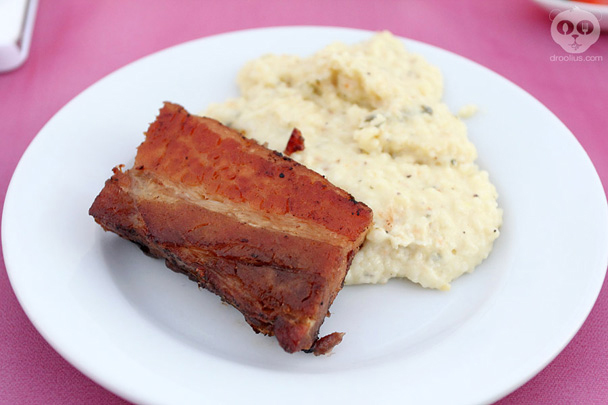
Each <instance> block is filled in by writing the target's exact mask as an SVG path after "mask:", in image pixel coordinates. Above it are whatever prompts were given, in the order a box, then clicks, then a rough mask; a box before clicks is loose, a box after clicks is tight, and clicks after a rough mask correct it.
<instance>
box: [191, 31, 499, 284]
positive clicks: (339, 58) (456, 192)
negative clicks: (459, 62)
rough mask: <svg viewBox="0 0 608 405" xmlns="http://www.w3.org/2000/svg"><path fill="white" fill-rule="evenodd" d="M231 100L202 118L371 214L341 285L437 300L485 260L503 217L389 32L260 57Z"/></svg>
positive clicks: (458, 136) (435, 98)
mask: <svg viewBox="0 0 608 405" xmlns="http://www.w3.org/2000/svg"><path fill="white" fill-rule="evenodd" d="M238 85H239V88H240V91H241V96H240V97H238V98H235V99H230V100H228V101H226V102H223V103H218V104H213V105H210V106H209V107H208V109H207V110H206V111H204V113H203V115H206V116H209V117H213V118H215V119H217V120H219V121H221V122H222V123H224V124H226V125H228V126H231V127H233V128H235V129H237V130H239V131H241V132H242V133H243V134H245V136H248V134H254V135H255V138H256V140H257V141H258V142H260V143H267V145H268V147H270V148H271V149H275V150H277V151H283V150H284V149H285V145H286V144H287V141H288V139H289V137H290V134H291V132H292V130H293V129H294V128H297V129H299V130H300V132H301V133H302V136H303V137H304V145H305V148H304V150H302V151H299V152H296V153H293V154H292V155H291V158H293V159H295V160H296V161H298V162H300V163H302V164H304V165H306V166H307V167H308V168H310V169H312V170H314V171H316V172H318V173H320V174H322V175H324V176H325V177H326V178H327V179H328V180H329V181H331V182H332V183H333V184H335V185H336V186H338V187H340V188H343V189H345V190H346V191H348V192H349V193H351V194H352V195H353V196H354V197H355V198H356V199H357V200H359V201H362V202H364V203H365V204H367V205H368V206H369V207H370V208H372V210H373V212H374V223H373V225H372V229H371V231H370V232H369V234H368V236H367V239H366V241H365V243H364V245H363V247H362V249H361V251H360V252H359V253H358V254H357V255H356V256H355V258H354V260H353V263H352V266H351V268H350V270H349V272H348V275H347V277H346V280H345V283H346V284H364V283H386V282H387V281H388V280H389V279H391V278H395V277H405V278H408V279H409V280H411V281H413V282H415V283H418V284H420V285H422V286H423V287H427V288H435V289H440V290H447V289H449V288H450V283H451V282H452V281H453V280H454V279H456V278H457V277H459V276H461V275H462V274H464V273H468V272H471V271H473V269H474V268H475V267H476V266H477V265H478V264H479V263H481V262H482V261H483V260H484V259H485V258H486V257H487V256H488V254H489V253H490V251H491V250H492V245H493V242H494V240H495V239H496V238H497V237H498V235H499V229H500V226H501V223H502V210H501V209H500V208H499V207H498V204H497V197H498V195H497V192H496V189H495V187H494V186H493V185H492V183H490V180H489V177H488V173H487V172H485V171H483V170H480V169H479V167H478V166H477V164H476V163H475V159H476V157H477V152H476V149H475V146H474V145H473V144H472V143H471V142H470V141H469V140H468V138H467V128H466V126H465V124H464V122H463V121H462V120H461V119H460V118H459V116H458V115H455V114H454V113H452V112H451V111H450V109H449V108H448V107H447V106H446V105H445V104H444V103H443V102H442V92H443V79H442V75H441V72H440V71H439V69H438V68H437V67H435V66H432V65H430V64H429V63H428V62H427V61H426V60H425V59H424V58H423V57H422V56H419V55H415V54H412V53H409V52H408V51H407V50H406V49H405V47H404V45H403V43H402V42H401V41H400V40H399V39H397V38H395V37H394V36H392V35H391V34H390V33H388V32H382V33H378V34H376V35H374V36H373V37H372V38H371V39H369V40H367V41H365V42H362V43H359V44H355V45H346V44H342V43H334V44H331V45H329V46H327V47H326V48H324V49H322V50H321V51H319V52H317V53H316V54H314V55H312V56H310V57H304V58H303V57H299V56H289V55H265V56H262V57H260V58H259V59H256V60H253V61H250V62H249V63H247V64H246V65H245V66H244V67H243V68H242V70H241V71H240V73H239V76H238Z"/></svg>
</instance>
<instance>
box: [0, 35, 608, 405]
mask: <svg viewBox="0 0 608 405" xmlns="http://www.w3.org/2000/svg"><path fill="white" fill-rule="evenodd" d="M370 35H371V33H369V32H365V31H359V30H351V29H338V28H312V27H298V28H270V29H260V30H252V31H243V32H236V33H230V34H224V35H219V36H215V37H210V38H204V39H201V40H197V41H193V42H189V43H186V44H183V45H180V46H177V47H173V48H170V49H167V50H165V51H163V52H160V53H157V54H154V55H152V56H149V57H147V58H144V59H142V60H140V61H138V62H135V63H133V64H130V65H128V66H126V67H125V68H123V69H120V70H119V71H117V72H115V73H113V74H111V75H109V76H108V77H106V78H105V79H103V80H101V81H100V82H98V83H97V84H95V85H93V86H91V87H90V88H89V89H87V90H86V91H84V92H83V93H82V94H81V95H79V96H78V97H76V98H75V99H74V100H72V101H71V102H70V103H68V104H67V105H66V106H65V107H64V108H63V109H62V110H61V111H59V112H58V113H57V114H56V115H55V117H53V119H51V120H50V121H49V123H48V124H47V125H46V126H45V127H44V128H43V129H42V131H40V133H39V134H38V136H37V137H36V138H35V140H34V141H33V142H32V144H31V146H30V147H29V148H28V150H27V151H26V153H25V155H24V156H23V158H22V160H21V162H20V163H19V165H18V167H17V169H16V171H15V174H14V177H13V179H12V181H11V184H10V187H9V190H8V194H7V197H6V203H5V208H4V216H3V226H2V231H3V248H4V255H5V262H6V266H7V269H8V273H9V276H10V280H11V283H12V285H13V287H14V290H15V293H16V294H17V297H18V298H19V300H20V303H21V305H22V306H23V308H24V309H25V311H26V313H27V314H28V316H29V317H30V319H31V320H32V322H33V323H34V325H35V326H36V327H37V328H38V330H39V331H40V333H41V334H42V335H43V336H44V337H45V339H47V340H48V341H49V343H50V344H51V345H52V346H53V347H54V348H55V349H56V350H57V351H58V352H59V353H60V354H61V355H62V356H64V357H65V358H66V359H67V360H68V361H69V362H71V363H72V364H73V365H74V366H76V367H77V368H78V369H80V370H81V371H82V372H84V373H85V374H86V375H88V376H89V377H91V378H92V379H93V380H95V381H97V382H98V383H100V384H101V385H103V386H104V387H106V388H107V389H109V390H111V391H113V392H115V393H117V394H118V395H121V396H123V397H125V398H127V399H129V400H131V401H134V402H137V403H142V402H143V403H186V402H206V403H216V402H218V401H221V402H222V403H231V402H236V401H238V400H243V399H250V400H251V399H253V400H264V401H265V402H269V403H273V402H281V401H282V400H283V399H286V398H288V399H289V401H290V402H291V403H310V402H312V401H314V402H316V403H322V402H329V401H334V400H335V399H336V398H339V400H340V402H342V403H361V402H366V403H369V402H371V401H373V402H374V403H385V402H403V401H407V402H409V403H416V404H424V403H450V404H459V403H467V404H470V403H477V402H487V401H492V400H495V399H498V398H499V397H501V396H504V395H506V394H507V393H509V392H510V391H512V390H514V389H515V388H517V387H518V386H519V385H521V384H523V383H524V382H525V381H526V380H528V379H529V378H530V377H532V376H533V375H534V374H535V373H536V372H538V371H539V370H540V369H542V368H543V367H544V366H545V365H546V364H547V363H548V362H550V361H551V360H552V359H553V358H554V356H556V355H557V354H558V353H559V351H560V350H562V348H563V347H564V346H565V345H566V344H567V342H568V341H569V340H570V339H571V338H572V336H573V335H574V334H575V332H576V331H577V330H578V328H579V327H580V326H581V324H582V323H583V321H584V320H585V318H586V316H587V314H588V313H589V311H590V309H591V307H592V306H593V304H594V302H595V300H596V298H597V295H598V293H599V290H600V287H601V285H602V281H603V279H604V274H605V271H606V265H607V247H608V237H607V223H608V219H607V209H606V200H605V195H604V192H603V190H602V187H601V183H600V181H599V178H598V176H597V174H596V172H595V170H594V168H593V166H592V164H591V163H590V161H589V159H588V157H587V155H586V154H585V152H584V151H583V149H582V148H581V146H580V145H579V144H578V143H577V141H576V140H575V138H574V137H573V136H572V134H571V133H570V132H569V131H568V130H567V129H566V127H565V126H564V125H563V124H562V123H561V122H560V121H559V120H558V119H557V118H556V117H555V116H554V115H553V114H551V113H550V112H549V111H548V110H547V109H546V108H545V107H543V106H542V105H541V104H540V103H539V102H538V101H536V100H535V99H533V98H532V97H531V96H529V95H528V94H527V93H525V92H524V91H523V90H521V89H519V88H518V87H516V86H515V85H513V84H512V83H510V82H508V81H507V80H505V79H503V78H501V77H500V76H498V75H496V74H495V73H492V72H491V71H489V70H487V69H485V68H483V67H481V66H479V65H476V64H475V63H472V62H470V61H468V60H465V59H463V58H462V57H459V56H456V55H454V54H451V53H449V52H446V51H443V50H440V49H437V48H434V47H431V46H428V45H424V44H421V43H418V42H414V41H409V40H404V41H405V43H406V44H407V46H408V48H409V49H410V50H412V51H415V52H418V53H422V54H424V55H425V56H426V57H427V58H428V59H429V60H430V61H431V62H432V63H434V64H436V65H438V66H440V67H441V68H442V70H443V71H444V74H445V84H446V91H445V99H446V102H447V103H448V105H450V106H451V108H452V109H453V110H457V109H458V108H459V107H461V106H463V105H465V104H469V103H474V104H476V105H478V106H480V112H479V113H478V114H477V115H476V116H474V117H473V118H471V119H469V120H468V125H469V129H470V137H471V139H472V140H473V141H474V143H475V144H476V145H477V147H478V150H479V155H480V158H479V163H480V165H481V166H482V167H483V168H485V169H488V170H489V172H490V173H491V178H492V180H493V182H494V183H495V184H496V186H497V188H498V190H499V192H500V195H501V197H500V204H501V206H502V207H503V208H504V211H505V215H504V226H503V228H502V235H501V237H500V238H499V239H498V241H497V243H496V245H495V250H494V252H493V253H492V255H491V256H490V258H489V259H488V260H487V261H486V262H484V263H483V264H482V265H481V266H480V267H479V268H478V269H477V270H476V271H475V272H474V273H473V274H471V275H465V276H463V277H462V278H461V279H459V280H457V281H456V282H455V283H453V286H452V290H451V291H450V292H439V291H431V290H424V289H422V288H420V287H417V286H415V285H412V284H410V283H408V282H405V281H393V282H390V283H389V284H387V285H384V286H359V287H347V288H345V289H344V290H343V291H342V292H341V293H340V295H339V296H338V298H337V300H336V301H335V303H334V305H333V306H332V309H331V312H332V317H331V318H329V319H327V321H326V322H325V324H324V325H323V327H322V329H321V333H327V332H333V331H336V330H337V331H344V332H346V333H347V334H346V336H345V339H344V341H343V342H342V344H340V345H339V346H338V347H337V348H336V349H335V350H334V353H333V354H332V355H331V356H326V357H314V356H311V355H306V354H304V353H298V354H293V355H289V354H286V353H284V352H283V351H282V350H281V349H280V348H279V346H278V345H277V344H276V341H275V340H274V339H273V338H267V337H264V336H261V335H256V334H254V333H253V332H252V331H251V329H250V328H249V326H247V325H246V323H245V322H244V320H243V319H242V316H241V315H240V314H239V313H238V312H237V311H236V310H234V309H232V308H230V307H228V306H226V305H223V304H221V303H220V300H219V299H218V298H217V297H216V296H215V295H213V294H211V293H208V292H206V291H201V290H199V289H198V288H197V286H196V285H195V283H192V282H191V281H189V280H188V279H187V278H186V277H184V276H182V275H180V274H176V273H173V272H171V271H169V270H167V269H166V268H165V267H164V265H163V263H162V262H161V261H159V260H154V259H151V258H148V257H146V256H144V255H143V254H141V252H140V251H139V249H138V248H137V247H136V246H135V245H133V244H131V243H129V242H126V241H124V240H121V239H119V238H118V237H116V236H114V235H113V234H110V233H104V232H103V231H102V230H101V228H100V227H99V226H98V225H96V224H95V223H94V221H93V219H92V218H91V217H89V216H88V215H87V210H88V208H89V206H90V204H91V203H92V201H93V199H94V197H95V196H96V195H97V193H98V192H99V191H100V190H101V188H102V186H103V183H104V181H105V180H106V178H108V177H109V176H110V174H111V172H110V169H111V168H112V167H113V166H115V165H116V164H118V163H126V164H127V165H129V164H131V162H132V160H133V157H134V154H135V148H136V146H137V145H138V144H139V143H140V142H141V141H142V140H143V135H142V133H143V131H144V130H146V128H147V126H148V123H149V122H151V121H153V120H154V118H155V116H156V113H157V111H158V109H159V108H160V106H161V103H162V101H164V100H170V101H174V102H178V103H181V104H182V105H184V106H185V107H186V108H187V109H189V110H190V111H194V112H196V111H200V110H202V109H203V108H205V106H206V105H207V104H208V103H209V102H212V101H218V100H224V99H225V98H227V97H228V96H233V95H236V94H237V89H236V86H235V84H234V81H235V76H236V73H237V70H238V69H239V67H240V66H241V65H242V64H243V63H244V62H245V61H247V60H249V59H251V58H254V57H257V56H259V55H261V54H263V53H266V52H275V53H282V52H285V53H297V54H310V53H312V52H313V51H315V50H317V49H320V48H321V47H323V46H324V45H326V44H327V43H329V42H332V41H335V40H342V41H346V42H350V43H352V42H357V41H359V40H363V39H366V38H369V37H370Z"/></svg>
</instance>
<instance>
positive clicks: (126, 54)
mask: <svg viewBox="0 0 608 405" xmlns="http://www.w3.org/2000/svg"><path fill="white" fill-rule="evenodd" d="M550 24H551V22H550V20H549V13H548V12H547V11H544V10H542V9H540V8H539V7H537V6H536V5H535V4H534V3H533V2H531V1H529V0H512V1H509V2H506V1H503V2H498V1H483V0H461V1H453V0H441V1H434V2H430V1H425V0H413V1H408V2H406V1H397V0H383V1H374V2H372V1H368V0H351V1H348V0H339V1H329V0H305V1H284V0H265V1H262V0H249V1H238V0H222V1H194V0H192V1H179V2H177V1H169V0H165V1H163V0H154V1H152V0H148V1H134V0H128V1H112V0H97V1H80V0H52V1H51V0H41V2H40V7H39V11H38V16H37V21H36V26H35V32H34V37H33V43H32V48H31V54H30V57H29V59H28V61H27V62H26V63H25V65H24V66H22V67H21V68H20V69H18V70H16V71H13V72H10V73H5V74H0V123H1V126H0V128H1V130H0V205H2V204H3V203H4V198H5V195H6V189H7V187H8V183H9V181H10V178H11V175H12V173H13V171H14V169H15V166H16V165H17V162H18V161H19V158H20V157H21V155H22V154H23V152H24V150H25V148H26V147H27V145H28V144H29V142H30V141H31V140H32V139H33V138H34V136H35V135H36V133H37V132H38V131H39V130H40V129H41V128H42V126H43V125H44V124H45V123H46V122H47V121H48V120H49V119H50V118H51V116H52V115H53V114H55V113H56V112H57V111H58V110H59V109H60V108H61V107H62V106H63V105H64V104H65V103H67V102H68V101H69V100H70V99H72V98H73V97H74V96H76V95H77V94H78V93H80V92H81V91H82V90H84V89H85V88H86V87H87V86H89V85H90V84H92V83H94V82H95V81H97V80H99V79H100V78H102V77H103V76H105V75H107V74H108V73H110V72H112V71H113V70H115V69H118V68H120V67H122V66H123V65H125V64H127V63H129V62H131V61H134V60H136V59H138V58H140V57H142V56H145V55H148V54H150V53H152V52H155V51H158V50H161V49H163V48H166V47H168V46H171V45H175V44H178V43H180V42H183V41H186V40H190V39H194V38H199V37H204V36H208V35H213V34H217V33H221V32H226V31H232V30H240V29H245V28H253V27H264V26H276V25H332V26H346V27H355V28H363V29H369V30H380V29H388V30H390V31H392V32H393V33H395V34H397V35H400V36H404V37H409V38H412V39H417V40H420V41H424V42H427V43H430V44H433V45H437V46H439V47H442V48H444V49H448V50H450V51H453V52H456V53H458V54H461V55H463V56H465V57H467V58H470V59H472V60H474V61H477V62H479V63H481V64H483V65H485V66H487V67H489V68H490V69H493V70H494V71H496V72H498V73H500V74H501V75H503V76H505V77H507V78H508V79H510V80H512V81H513V82H515V83H516V84H518V85H519V86H521V87H523V88H524V89H525V90H527V91H528V92H529V93H531V94H532V95H534V96H535V97H537V98H538V99H539V100H540V101H541V102H543V103H544V104H545V105H546V106H547V107H548V108H549V109H551V110H552V111H553V112H554V113H555V114H556V115H557V116H558V117H559V118H560V119H561V120H562V121H563V122H564V123H565V124H566V125H567V126H568V127H569V128H570V129H571V130H572V132H573V133H574V134H575V135H576V137H577V138H578V140H579V141H580V143H581V144H582V145H583V147H584V148H585V149H586V151H587V152H588V154H589V155H590V157H591V159H592V161H593V163H594V164H595V166H596V168H597V170H598V172H599V174H600V177H601V179H602V181H603V183H604V184H608V113H607V111H606V105H608V80H607V77H608V76H607V73H608V33H603V35H602V36H601V37H600V39H599V41H598V42H597V43H595V44H594V45H593V46H592V47H591V48H590V49H589V50H588V51H587V52H586V53H585V55H590V56H601V57H602V58H603V60H601V61H597V60H595V61H582V62H568V61H555V60H551V59H552V58H551V56H553V55H557V56H565V55H567V54H566V53H565V52H564V51H563V50H562V49H561V48H560V47H559V46H558V45H557V44H556V43H555V42H554V41H553V40H552V38H551V35H550ZM553 59H555V58H553ZM596 59H597V58H596ZM32 251H33V253H34V254H35V251H36V247H35V246H32ZM604 287H605V286H604ZM121 402H123V401H122V400H121V399H120V398H118V397H116V396H114V395H113V394H111V393H110V392H108V391H106V390H105V389H103V388H102V387H100V386H98V385H97V384H96V383H94V382H92V381H90V380H89V379H88V378H87V377H85V376H83V375H82V374H81V373H80V372H79V371H77V370H76V369H75V368H73V367H72V366H71V365H69V364H68V363H67V362H66V361H65V360H63V359H62V358H61V357H60V356H59V355H58V354H57V353H56V352H55V351H54V350H53V349H52V348H51V347H50V346H49V345H48V344H47V343H46V342H45V341H44V339H43V338H42V337H41V336H40V335H39V334H38V332H37V331H36V330H35V329H34V328H33V326H32V325H31V323H30V322H29V320H28V319H27V317H26V316H25V314H24V312H23V311H22V309H21V308H20V306H19V304H18V302H17V299H16V298H15V295H14V293H13V291H12V289H11V286H10V284H9V281H8V278H7V274H6V270H5V266H4V262H0V403H54V404H59V403H99V404H101V403H103V404H108V403H121ZM510 403H517V404H519V403H535V404H539V403H546V404H553V403H571V404H574V403H576V404H579V403H608V290H607V289H606V288H603V290H602V292H601V294H600V296H599V299H598V301H597V303H596V305H595V307H594V309H593V311H592V312H591V314H590V316H589V318H588V319H587V321H586V322H585V324H584V325H583V327H582V328H581V330H580V331H579V332H578V334H577V335H576V336H575V337H574V339H573V340H572V342H571V343H570V344H569V345H568V346H567V347H566V348H565V349H564V351H563V352H562V353H561V354H560V355H558V356H557V358H556V359H555V360H554V361H553V362H552V363H551V364H549V365H548V366H547V367H546V368H545V369H544V370H543V371H542V372H540V373H539V374H538V375H537V376H536V377H534V378H533V379H532V380H531V381H529V382H528V383H527V384H525V385H524V386H523V387H521V388H520V389H518V390H517V391H515V392H514V393H512V394H511V395H509V396H508V397H506V398H505V399H503V400H502V401H501V402H500V404H503V405H504V404H510Z"/></svg>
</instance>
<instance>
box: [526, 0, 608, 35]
mask: <svg viewBox="0 0 608 405" xmlns="http://www.w3.org/2000/svg"><path fill="white" fill-rule="evenodd" d="M533 1H534V2H535V3H537V4H538V5H540V6H541V7H542V8H544V9H545V10H547V11H548V12H549V13H551V12H552V11H564V10H569V9H571V8H574V7H578V8H580V9H582V10H586V11H589V12H591V13H593V15H595V16H596V17H597V19H598V21H599V23H600V28H601V29H602V30H604V31H608V6H607V5H604V4H594V3H588V2H584V1H572V0H533Z"/></svg>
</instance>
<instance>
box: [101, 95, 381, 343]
mask: <svg viewBox="0 0 608 405" xmlns="http://www.w3.org/2000/svg"><path fill="white" fill-rule="evenodd" d="M89 214H90V215H92V216H93V217H94V218H95V221H97V223H99V224H100V225H101V226H102V227H103V228H104V229H105V230H107V231H112V232H115V233H116V234H118V235H120V236H121V237H123V238H126V239H128V240H131V241H133V242H135V243H137V244H138V245H140V246H141V248H142V249H143V250H144V252H146V253H147V254H149V255H152V256H154V257H158V258H163V259H164V260H165V262H166V265H167V266H168V267H169V268H171V269H172V270H175V271H178V272H182V273H185V274H186V275H187V276H188V277H190V278H191V279H192V280H194V281H196V282H198V283H199V285H200V286H202V287H204V288H206V289H208V290H210V291H212V292H214V293H216V294H217V295H219V296H220V297H221V298H222V299H223V300H224V301H225V302H227V303H229V304H231V305H232V306H234V307H235V308H236V309H238V310H239V311H240V312H241V313H242V314H243V315H244V317H245V319H246V320H247V322H248V323H249V324H250V325H251V327H252V328H253V329H254V330H255V331H256V332H260V333H264V334H266V335H274V336H276V338H277V340H278V342H279V344H280V345H281V347H282V348H283V349H284V350H285V351H287V352H290V353H293V352H296V351H300V350H308V351H314V347H313V345H314V344H315V342H316V340H317V339H318V333H319V328H320V326H321V324H322V323H323V320H324V319H325V316H326V315H327V314H328V310H329V307H330V305H331V304H332V302H333V301H334V299H335V298H336V295H337V294H338V292H339V291H340V289H341V288H342V285H343V282H344V277H345V276H346V272H347V271H348V268H349V266H350V263H351V261H352V259H353V256H354V255H355V254H356V252H357V251H358V250H359V248H360V246H361V244H362V243H363V241H364V238H365V235H366V233H367V231H368V228H369V226H370V224H371V221H372V211H371V210H370V209H369V208H368V207H367V206H366V205H365V204H363V203H360V202H357V201H355V199H354V198H353V197H352V196H351V195H349V194H348V193H347V192H345V191H344V190H341V189H340V188H338V187H335V186H334V185H332V184H331V183H330V182H329V181H327V180H326V179H325V178H324V177H323V176H321V175H319V174H317V173H315V172H313V171H311V170H309V169H307V168H306V167H304V166H302V165H300V164H298V163H296V162H295V161H293V160H291V159H290V158H287V157H285V156H283V155H282V154H280V153H278V152H274V151H271V150H269V149H267V148H265V147H263V146H262V145H260V144H258V143H257V142H255V141H254V140H251V139H247V138H245V137H243V136H242V135H241V134H240V133H239V132H237V131H235V130H233V129H230V128H228V127H226V126H223V125H222V124H220V123H219V122H217V121H215V120H213V119H210V118H204V117H199V116H195V115H190V114H189V113H188V112H187V111H186V110H185V109H184V108H182V107H181V106H179V105H176V104H171V103H165V104H164V106H163V108H162V109H161V110H160V114H159V115H158V117H157V119H156V121H155V122H153V123H152V124H151V125H150V127H149V129H148V131H147V133H146V139H145V141H144V142H143V143H142V144H141V145H140V146H139V148H138V151H137V156H136V158H135V164H134V166H133V168H131V169H129V170H126V171H124V170H123V169H122V166H119V167H117V168H114V175H113V176H112V177H111V178H110V179H109V180H107V181H106V184H105V187H104V188H103V190H102V191H101V193H100V194H99V195H98V196H97V198H96V199H95V201H94V203H93V205H92V206H91V208H90V210H89ZM340 337H341V335H340ZM339 340H340V339H329V340H328V341H335V342H336V343H337V342H339ZM330 349H331V348H330Z"/></svg>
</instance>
